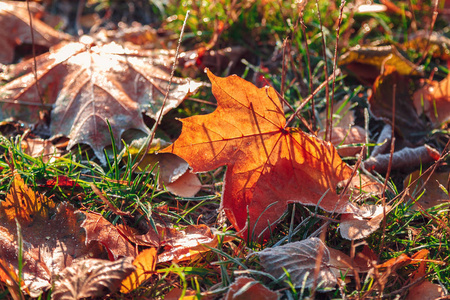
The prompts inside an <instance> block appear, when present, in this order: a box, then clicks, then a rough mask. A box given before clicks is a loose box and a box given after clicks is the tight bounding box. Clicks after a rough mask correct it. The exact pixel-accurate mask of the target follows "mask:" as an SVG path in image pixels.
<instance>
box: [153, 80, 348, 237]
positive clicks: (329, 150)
mask: <svg viewBox="0 0 450 300" xmlns="http://www.w3.org/2000/svg"><path fill="white" fill-rule="evenodd" d="M208 76H209V78H210V80H211V82H212V89H213V94H214V95H215V97H216V99H217V102H218V108H217V109H216V110H215V111H214V112H213V113H212V114H209V115H202V116H194V117H190V118H187V119H184V120H182V123H183V128H182V133H181V136H180V137H179V138H178V139H177V140H176V141H175V143H174V144H172V145H171V146H170V147H168V148H166V149H164V150H163V151H161V152H165V153H167V152H171V153H174V154H176V155H178V156H181V157H182V158H183V159H185V160H186V161H187V162H188V163H189V165H190V166H191V167H192V169H193V171H194V172H203V171H208V170H212V169H215V168H218V167H220V166H223V165H227V166H228V167H227V172H226V176H225V184H224V190H223V198H222V205H221V206H222V208H223V209H224V210H225V212H226V215H227V217H228V219H229V220H230V221H231V223H232V224H233V226H234V227H235V228H236V230H238V231H241V230H249V234H248V235H247V234H246V233H244V232H241V234H242V236H243V237H244V238H246V239H248V238H252V237H253V236H255V237H258V236H259V235H260V234H261V233H262V232H263V231H265V234H268V230H267V228H268V224H270V225H271V226H273V225H274V224H276V223H277V222H278V221H279V219H280V217H281V216H282V214H283V213H284V211H285V210H286V207H287V204H288V203H289V202H300V203H302V204H304V205H318V206H320V207H321V208H323V209H325V210H327V211H334V212H337V213H343V212H346V211H348V210H349V209H351V208H350V207H351V206H352V205H351V204H350V203H349V202H348V197H346V196H345V195H344V196H342V197H341V196H340V195H338V194H337V192H336V185H337V183H338V182H340V181H342V180H344V179H346V178H349V177H350V176H351V173H352V170H351V168H350V167H348V166H347V165H346V164H345V163H344V162H342V160H341V159H340V157H339V155H338V153H337V152H336V150H335V149H334V148H333V146H331V145H330V144H329V143H326V142H323V141H320V140H318V139H316V138H315V137H313V136H310V135H308V134H305V133H303V132H302V131H300V130H298V129H295V128H286V129H285V128H284V126H285V124H286V120H285V116H284V112H283V109H282V107H281V103H280V101H279V99H278V96H277V94H276V92H275V90H273V89H272V88H270V87H265V88H261V89H258V88H256V87H255V86H254V85H253V84H251V83H249V82H247V81H245V80H244V79H241V78H239V77H237V76H230V77H227V78H219V77H216V76H214V75H213V74H212V73H211V72H209V71H208ZM325 193H326V194H325ZM324 194H325V196H324ZM322 196H324V197H323V198H322ZM319 199H321V201H319ZM319 202H320V203H319ZM247 216H248V217H249V220H250V223H249V224H247ZM258 219H259V221H258V222H257V220H258Z"/></svg>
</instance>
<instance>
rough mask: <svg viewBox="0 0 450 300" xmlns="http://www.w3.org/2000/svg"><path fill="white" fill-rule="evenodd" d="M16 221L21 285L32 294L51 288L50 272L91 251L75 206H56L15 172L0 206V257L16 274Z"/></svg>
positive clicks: (57, 270) (55, 271)
mask: <svg viewBox="0 0 450 300" xmlns="http://www.w3.org/2000/svg"><path fill="white" fill-rule="evenodd" d="M49 216H52V217H51V218H49ZM15 220H17V221H18V223H19V224H20V225H21V227H22V236H23V268H22V276H23V278H22V284H23V288H24V290H25V291H26V292H27V293H28V294H29V295H30V296H32V297H37V296H39V295H40V294H41V293H42V291H44V290H47V289H48V288H50V287H51V276H52V274H57V273H60V272H61V271H62V270H63V269H64V268H65V267H67V266H69V265H70V264H71V263H72V260H73V259H74V258H81V257H85V256H87V255H89V253H90V251H91V250H90V249H89V248H88V247H86V246H85V245H84V237H83V235H82V232H81V231H80V227H79V223H78V219H77V216H76V214H75V211H74V208H73V207H72V206H71V205H70V204H68V203H61V204H59V206H58V207H57V208H56V209H55V204H54V203H53V201H51V200H49V199H47V198H46V197H45V196H42V195H40V194H38V193H35V192H33V191H32V190H31V189H30V188H29V187H28V186H27V185H25V184H24V182H23V180H22V179H21V178H20V176H19V175H17V174H16V175H15V177H14V182H13V184H12V186H11V189H10V191H9V193H8V195H7V198H6V201H5V202H1V206H0V222H1V226H0V249H2V251H1V252H0V259H1V260H2V264H4V265H8V266H9V267H10V269H13V270H14V272H15V273H16V274H18V270H19V268H18V261H17V255H18V251H19V245H18V244H17V240H18V235H17V228H16V222H15ZM49 228H51V230H49ZM2 278H3V276H2Z"/></svg>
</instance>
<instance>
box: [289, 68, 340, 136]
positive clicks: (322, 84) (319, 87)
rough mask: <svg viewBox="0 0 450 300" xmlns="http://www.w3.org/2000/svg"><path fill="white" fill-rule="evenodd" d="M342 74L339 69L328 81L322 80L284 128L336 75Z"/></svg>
mask: <svg viewBox="0 0 450 300" xmlns="http://www.w3.org/2000/svg"><path fill="white" fill-rule="evenodd" d="M340 74H341V70H340V69H337V70H336V71H335V72H334V74H331V75H330V76H329V77H328V78H327V80H326V81H324V82H322V83H321V84H320V85H319V86H318V87H317V88H316V89H315V90H314V92H312V93H311V95H309V96H308V97H306V98H305V100H303V102H302V103H301V104H300V105H299V107H297V109H296V110H295V112H294V114H292V115H291V116H290V117H289V119H288V120H287V121H286V125H285V126H284V128H285V129H286V127H288V126H289V124H290V123H291V122H292V120H293V119H294V117H295V115H297V114H298V113H299V112H300V111H301V110H302V109H303V107H304V106H305V105H306V103H308V102H309V101H311V100H312V99H313V98H314V96H315V95H316V94H317V93H318V92H320V90H321V89H323V87H324V86H328V83H329V82H330V81H331V80H333V78H334V77H335V76H338V75H340Z"/></svg>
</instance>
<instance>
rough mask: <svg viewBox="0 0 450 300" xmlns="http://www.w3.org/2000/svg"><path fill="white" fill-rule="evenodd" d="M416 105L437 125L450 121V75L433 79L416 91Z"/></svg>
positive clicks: (419, 110)
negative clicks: (436, 79)
mask: <svg viewBox="0 0 450 300" xmlns="http://www.w3.org/2000/svg"><path fill="white" fill-rule="evenodd" d="M414 107H415V108H416V111H417V113H418V114H420V113H424V114H425V115H426V116H427V117H428V118H429V119H430V120H431V122H433V123H434V124H435V125H439V124H442V123H445V122H449V121H450V76H447V77H445V78H444V79H443V80H441V81H439V82H437V81H432V82H430V83H429V84H427V85H425V86H424V87H423V88H421V89H419V90H418V91H416V92H415V93H414Z"/></svg>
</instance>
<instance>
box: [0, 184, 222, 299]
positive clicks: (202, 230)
mask: <svg viewBox="0 0 450 300" xmlns="http://www.w3.org/2000/svg"><path fill="white" fill-rule="evenodd" d="M0 216H1V218H0V221H1V226H0V247H1V249H2V251H1V253H0V264H1V266H2V269H1V270H0V280H1V281H2V282H3V283H5V284H6V285H7V286H8V288H9V289H10V290H11V292H12V293H19V291H18V290H15V286H16V285H17V283H18V282H19V281H20V280H19V277H18V276H19V275H18V274H19V261H18V257H19V253H20V251H23V253H22V268H21V269H20V270H21V272H22V276H23V278H22V280H21V281H20V282H21V283H22V290H23V291H24V292H26V293H28V294H29V295H30V296H32V297H37V296H39V295H41V293H42V292H43V291H46V290H48V289H49V288H50V287H52V286H53V292H52V297H53V298H52V299H81V298H85V297H95V296H103V295H104V294H105V293H106V292H107V291H115V290H117V289H120V290H121V291H122V292H123V293H128V292H131V291H133V290H134V289H136V288H137V287H138V286H139V285H140V284H142V283H143V282H144V281H145V280H147V279H148V278H150V277H151V275H152V272H153V271H154V270H155V265H156V263H157V262H167V261H172V260H174V261H177V262H178V261H182V260H193V259H195V257H196V256H197V255H199V254H201V253H205V252H208V251H209V250H210V249H209V248H208V247H207V246H209V247H216V246H217V244H218V237H217V236H216V235H214V234H212V233H211V231H210V229H209V227H207V226H194V225H192V226H190V227H187V228H186V229H185V230H176V229H170V228H164V227H162V226H159V227H158V231H159V234H160V235H161V236H158V235H157V234H156V233H155V232H149V233H148V234H146V235H144V236H139V235H137V234H135V233H133V232H132V229H131V228H128V227H126V226H114V225H112V224H111V223H110V222H109V221H107V220H106V219H105V218H104V217H103V216H101V215H100V214H97V213H91V212H86V211H75V209H74V208H73V206H72V205H70V204H68V203H60V204H59V205H56V204H55V203H54V202H53V201H52V200H50V199H48V198H47V197H45V196H43V195H41V194H39V193H36V192H34V191H33V190H32V189H31V188H29V187H28V186H27V185H26V184H25V183H24V181H23V180H22V178H21V177H20V176H19V175H15V178H14V182H13V185H12V187H11V189H10V191H9V193H8V195H7V198H6V201H4V202H2V203H1V206H0ZM19 226H20V227H19ZM50 228H51V230H49V229H50ZM19 237H21V239H22V245H19V244H18V241H19V240H20V239H19ZM140 239H141V240H140ZM152 239H153V241H152ZM145 240H147V241H148V242H143V241H145ZM139 245H141V246H146V248H145V249H144V250H142V251H138V248H137V246H139ZM149 246H150V248H148V247H149ZM155 246H163V247H165V250H164V251H162V252H161V253H160V254H159V255H157V254H156V248H155ZM20 249H22V250H20ZM105 256H106V257H109V260H107V259H104V258H103V259H100V258H102V257H105Z"/></svg>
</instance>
